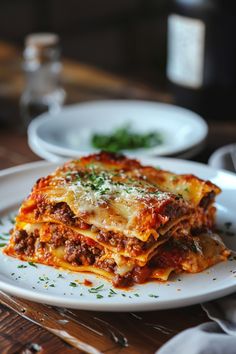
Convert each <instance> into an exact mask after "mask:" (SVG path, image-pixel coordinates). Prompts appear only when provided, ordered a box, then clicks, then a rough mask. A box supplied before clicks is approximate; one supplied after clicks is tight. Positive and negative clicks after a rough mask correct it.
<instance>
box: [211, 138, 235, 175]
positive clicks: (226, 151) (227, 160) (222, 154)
mask: <svg viewBox="0 0 236 354" xmlns="http://www.w3.org/2000/svg"><path fill="white" fill-rule="evenodd" d="M235 153H236V144H230V145H226V146H222V147H221V148H219V149H217V150H216V151H214V152H213V154H212V155H211V156H210V158H209V160H208V164H209V165H210V166H212V167H214V168H223V169H225V170H228V171H232V172H236V171H235V167H234V163H233V160H232V157H231V154H235Z"/></svg>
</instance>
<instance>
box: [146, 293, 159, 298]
mask: <svg viewBox="0 0 236 354" xmlns="http://www.w3.org/2000/svg"><path fill="white" fill-rule="evenodd" d="M148 296H149V297H154V298H158V297H159V296H158V295H155V294H149V295H148Z"/></svg>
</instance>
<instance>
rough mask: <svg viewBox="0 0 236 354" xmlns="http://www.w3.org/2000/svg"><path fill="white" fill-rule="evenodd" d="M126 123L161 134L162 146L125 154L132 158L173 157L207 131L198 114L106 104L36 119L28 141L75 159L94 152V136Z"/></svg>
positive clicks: (159, 107) (118, 102) (137, 103)
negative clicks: (141, 156) (131, 155)
mask: <svg viewBox="0 0 236 354" xmlns="http://www.w3.org/2000/svg"><path fill="white" fill-rule="evenodd" d="M127 123H130V124H131V128H132V129H133V130H135V131H137V132H142V133H144V132H154V131H157V132H160V133H161V134H162V136H163V144H161V145H158V146H156V147H153V148H148V149H137V150H126V151H124V152H125V153H129V154H130V153H132V154H133V155H134V154H135V155H139V156H140V155H149V156H151V155H152V156H153V155H159V156H161V155H162V156H164V155H165V156H166V155H173V154H178V153H181V152H183V151H185V150H189V149H192V148H194V147H196V146H199V145H201V144H202V143H203V141H204V140H205V138H206V136H207V132H208V127H207V124H206V123H205V121H204V120H203V119H202V118H201V117H200V116H199V115H198V114H196V113H194V112H192V111H189V110H187V109H184V108H181V107H177V106H173V105H169V104H164V103H157V102H147V101H137V100H107V101H94V102H87V103H80V104H76V105H71V106H67V107H66V106H65V107H64V108H62V110H61V111H60V112H59V113H58V114H57V115H53V116H52V115H50V114H49V113H45V114H43V115H41V116H39V117H38V118H36V119H34V120H33V121H32V122H31V124H30V126H29V128H28V137H29V139H30V140H31V142H33V143H34V142H35V141H37V144H38V145H39V146H40V147H41V148H42V149H43V150H45V151H47V152H49V153H53V154H56V155H63V156H68V157H76V156H78V154H83V153H87V152H95V151H96V149H94V148H93V147H92V146H91V143H90V140H91V136H92V135H93V134H94V133H102V134H106V133H107V134H109V133H111V132H113V131H114V129H116V128H118V127H121V126H123V125H125V124H127Z"/></svg>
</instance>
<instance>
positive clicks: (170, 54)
mask: <svg viewBox="0 0 236 354" xmlns="http://www.w3.org/2000/svg"><path fill="white" fill-rule="evenodd" d="M167 38H168V51H167V78H168V80H169V83H170V87H171V91H172V93H173V95H174V100H175V103H176V104H178V105H181V106H184V107H187V108H190V109H193V110H195V111H196V112H199V113H200V114H202V115H203V116H204V117H205V118H211V119H236V109H235V107H236V104H235V101H236V1H235V0H173V1H172V4H171V9H170V13H169V16H168V33H167Z"/></svg>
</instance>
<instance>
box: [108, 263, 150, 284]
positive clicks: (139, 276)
mask: <svg viewBox="0 0 236 354" xmlns="http://www.w3.org/2000/svg"><path fill="white" fill-rule="evenodd" d="M151 272H152V269H151V268H150V267H148V266H144V267H139V266H136V267H134V269H133V270H132V271H131V272H128V273H126V274H125V275H123V276H121V275H119V274H116V275H115V277H114V278H113V279H112V283H113V285H114V286H116V287H118V288H124V287H128V286H131V285H133V284H135V283H137V284H142V283H144V282H145V281H147V280H148V278H149V277H150V275H151Z"/></svg>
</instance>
